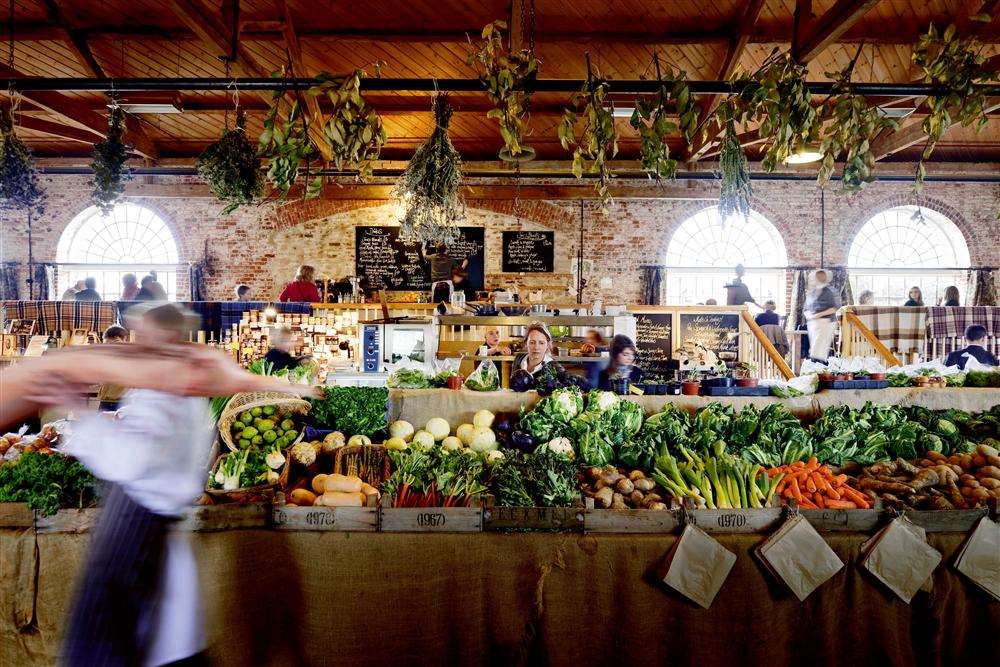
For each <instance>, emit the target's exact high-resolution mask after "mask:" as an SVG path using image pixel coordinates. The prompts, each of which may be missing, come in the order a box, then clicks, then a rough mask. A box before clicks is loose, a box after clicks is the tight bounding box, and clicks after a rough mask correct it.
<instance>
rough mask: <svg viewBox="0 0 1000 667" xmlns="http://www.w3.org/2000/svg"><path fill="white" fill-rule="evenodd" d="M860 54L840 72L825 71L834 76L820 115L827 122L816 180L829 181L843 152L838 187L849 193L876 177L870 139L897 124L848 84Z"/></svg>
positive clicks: (821, 182)
mask: <svg viewBox="0 0 1000 667" xmlns="http://www.w3.org/2000/svg"><path fill="white" fill-rule="evenodd" d="M860 55H861V47H860V46H859V47H858V51H857V53H856V54H855V55H854V58H853V59H852V60H851V62H850V63H849V64H848V65H847V67H845V68H844V69H843V70H841V71H840V72H827V74H826V76H827V78H829V79H833V81H834V84H833V94H832V95H830V97H829V98H827V100H826V103H825V105H824V112H823V116H824V119H825V120H826V121H828V122H827V124H826V127H825V128H824V131H823V143H822V144H821V146H820V151H821V152H822V153H823V161H822V162H821V163H820V167H819V175H818V176H817V181H818V182H819V185H820V187H825V186H826V184H827V183H829V182H830V177H831V176H833V172H834V170H835V168H834V165H835V163H836V160H837V157H838V156H839V155H840V154H841V153H845V155H844V170H843V175H842V180H841V188H842V189H843V190H845V191H848V192H853V191H857V190H860V189H861V188H863V187H864V186H865V185H867V184H868V183H872V182H873V181H874V180H875V155H874V154H873V153H872V150H871V139H872V138H873V137H875V136H876V135H878V134H879V133H881V132H883V131H892V132H895V131H896V130H897V129H899V123H897V122H896V121H895V120H893V119H891V118H887V117H886V116H884V115H882V113H881V112H880V111H879V109H878V107H876V106H873V105H871V104H869V103H868V100H867V99H865V97H864V96H863V95H858V94H857V93H855V92H854V90H853V89H852V87H851V76H852V74H853V73H854V66H855V64H856V63H857V62H858V56H860Z"/></svg>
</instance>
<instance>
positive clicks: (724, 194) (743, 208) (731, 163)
mask: <svg viewBox="0 0 1000 667" xmlns="http://www.w3.org/2000/svg"><path fill="white" fill-rule="evenodd" d="M719 172H720V175H721V178H722V190H721V192H720V194H719V215H720V216H722V219H723V220H726V219H728V218H729V217H730V216H732V215H734V214H736V213H739V214H740V215H742V216H743V217H744V218H746V217H747V216H748V215H750V198H751V197H753V188H752V187H751V186H750V163H749V162H748V161H747V156H746V153H744V152H743V146H742V145H740V137H739V135H738V134H737V133H736V125H735V124H734V123H733V119H732V117H731V116H730V117H727V118H726V121H725V131H724V132H723V134H722V146H721V148H720V152H719Z"/></svg>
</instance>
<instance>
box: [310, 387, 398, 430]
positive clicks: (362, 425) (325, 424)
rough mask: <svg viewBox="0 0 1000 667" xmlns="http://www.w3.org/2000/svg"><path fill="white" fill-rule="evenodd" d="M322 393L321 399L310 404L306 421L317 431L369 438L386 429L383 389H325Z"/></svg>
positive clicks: (387, 395) (386, 396)
mask: <svg viewBox="0 0 1000 667" xmlns="http://www.w3.org/2000/svg"><path fill="white" fill-rule="evenodd" d="M323 392H324V396H323V398H321V399H313V400H312V401H311V403H312V409H311V410H310V418H311V419H312V422H313V423H314V424H315V425H316V427H317V428H335V429H337V430H338V431H341V432H342V433H343V434H344V435H345V436H348V437H350V436H352V435H366V436H369V437H370V436H371V435H372V434H373V433H375V432H377V431H380V430H382V429H384V428H385V427H386V425H387V423H388V422H387V421H386V402H387V401H388V400H389V390H388V389H386V388H385V387H325V388H324V389H323Z"/></svg>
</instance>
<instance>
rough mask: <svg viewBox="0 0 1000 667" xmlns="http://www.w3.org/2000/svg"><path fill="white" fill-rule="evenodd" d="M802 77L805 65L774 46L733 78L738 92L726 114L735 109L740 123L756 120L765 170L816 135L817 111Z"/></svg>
mask: <svg viewBox="0 0 1000 667" xmlns="http://www.w3.org/2000/svg"><path fill="white" fill-rule="evenodd" d="M805 77H806V68H805V66H804V65H800V64H798V63H797V62H795V60H794V59H792V57H791V55H790V54H788V53H778V50H777V49H774V50H772V51H771V55H770V56H768V58H767V60H765V61H764V64H762V65H761V66H760V68H759V69H758V70H757V71H756V72H754V73H753V74H751V75H750V76H748V77H742V76H738V77H737V78H736V81H735V85H736V87H737V90H738V91H739V92H738V93H737V94H736V95H735V98H732V99H733V102H734V105H733V107H732V109H730V110H729V111H727V112H726V113H732V112H733V111H734V110H735V112H736V116H735V118H736V120H737V121H738V122H739V123H741V124H746V123H747V122H748V121H756V122H758V123H759V126H758V131H759V135H760V138H761V139H762V140H763V145H764V157H763V158H762V159H761V167H763V169H764V171H767V172H772V171H774V170H775V168H776V167H777V166H778V165H779V164H781V163H782V162H784V161H785V158H787V157H788V156H789V155H792V154H793V153H795V152H796V150H797V149H798V148H799V147H800V146H803V145H805V144H807V143H810V142H815V141H816V140H817V139H818V137H819V130H820V124H819V123H817V122H816V121H817V118H818V114H817V112H816V109H815V108H813V105H812V95H811V94H810V92H809V89H808V88H807V87H806V81H805Z"/></svg>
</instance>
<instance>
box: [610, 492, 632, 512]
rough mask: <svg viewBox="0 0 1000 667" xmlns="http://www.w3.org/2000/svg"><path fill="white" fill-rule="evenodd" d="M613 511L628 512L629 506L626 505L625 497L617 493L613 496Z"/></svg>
mask: <svg viewBox="0 0 1000 667" xmlns="http://www.w3.org/2000/svg"><path fill="white" fill-rule="evenodd" d="M611 509H613V510H627V509H628V505H626V504H625V496H623V495H622V494H620V493H616V494H614V495H613V496H611Z"/></svg>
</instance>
